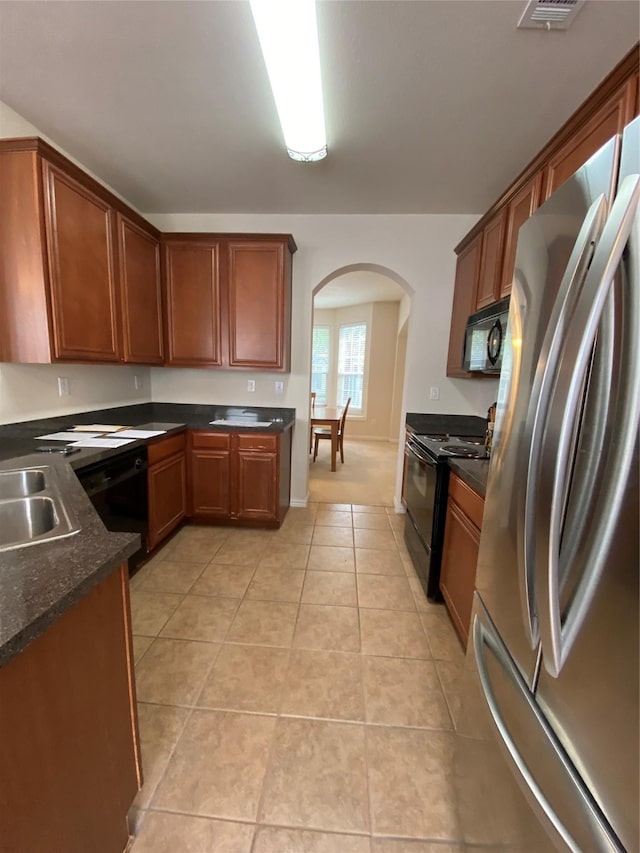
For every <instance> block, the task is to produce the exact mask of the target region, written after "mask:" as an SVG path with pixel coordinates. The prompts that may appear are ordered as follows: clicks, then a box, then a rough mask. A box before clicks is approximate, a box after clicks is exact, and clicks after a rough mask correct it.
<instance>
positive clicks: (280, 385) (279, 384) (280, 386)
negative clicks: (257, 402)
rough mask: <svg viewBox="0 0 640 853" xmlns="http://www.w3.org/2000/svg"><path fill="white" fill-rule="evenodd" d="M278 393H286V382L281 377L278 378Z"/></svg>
mask: <svg viewBox="0 0 640 853" xmlns="http://www.w3.org/2000/svg"><path fill="white" fill-rule="evenodd" d="M276 394H284V382H283V381H282V380H281V379H276Z"/></svg>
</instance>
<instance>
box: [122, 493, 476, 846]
mask: <svg viewBox="0 0 640 853" xmlns="http://www.w3.org/2000/svg"><path fill="white" fill-rule="evenodd" d="M403 526H404V516H401V515H396V514H395V512H394V510H393V508H392V507H383V506H357V505H353V506H352V505H349V504H346V505H345V504H322V503H320V504H317V503H316V504H311V505H310V506H309V507H308V508H307V509H296V508H293V509H291V510H290V511H289V513H288V514H287V517H286V519H285V522H284V524H283V526H282V528H281V529H280V530H278V531H257V530H250V531H247V530H231V529H229V528H219V527H185V528H183V529H182V530H181V531H180V532H179V533H178V534H177V535H176V536H175V537H174V538H173V539H172V540H171V541H170V542H169V543H168V544H167V545H166V546H165V548H164V549H163V550H162V551H161V552H160V553H159V554H158V555H157V556H156V557H154V558H153V560H151V561H150V562H149V563H148V564H147V565H146V566H144V567H143V568H142V569H141V570H140V571H139V572H138V573H137V574H136V575H135V577H134V578H132V582H131V607H132V617H133V630H134V644H135V645H134V649H135V655H136V671H137V690H138V701H139V718H140V734H141V743H142V756H143V767H144V774H145V784H144V787H143V789H142V790H141V791H140V793H139V795H138V797H137V799H136V803H135V806H134V808H133V809H132V813H131V816H130V817H131V820H132V823H133V826H134V827H135V832H136V839H135V841H134V843H133V846H132V848H131V850H132V853H183V851H184V853H205V852H206V853H208V851H212V853H213V852H214V851H215V853H450V851H454V850H455V851H458V850H461V849H462V847H461V846H459V845H458V844H457V843H456V842H457V840H458V838H459V835H458V829H457V824H456V816H455V809H454V804H453V794H452V787H451V786H452V780H451V770H450V766H449V762H450V759H451V752H452V745H453V728H454V721H455V718H456V712H457V708H458V700H457V690H456V682H457V679H458V677H459V673H460V670H461V667H462V661H463V653H462V649H461V646H460V644H459V641H458V639H457V637H456V635H455V633H454V631H453V628H452V626H451V623H450V622H449V619H448V616H447V613H446V611H445V610H444V608H443V607H442V606H438V605H431V604H429V603H427V601H426V599H425V597H424V594H423V592H422V588H421V587H420V584H419V582H418V580H417V578H416V576H415V573H414V570H413V566H412V564H411V562H410V559H409V557H408V554H407V552H406V550H405V548H404V543H403V539H402V530H403Z"/></svg>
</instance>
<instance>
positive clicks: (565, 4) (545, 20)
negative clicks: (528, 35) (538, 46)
mask: <svg viewBox="0 0 640 853" xmlns="http://www.w3.org/2000/svg"><path fill="white" fill-rule="evenodd" d="M584 2H585V0H529V2H528V3H527V7H526V9H525V10H524V12H523V13H522V17H521V18H520V20H519V21H518V29H533V30H566V29H568V28H569V26H570V25H571V24H572V23H573V20H574V18H575V16H576V15H577V14H578V12H579V11H580V9H581V8H582V6H583V5H584Z"/></svg>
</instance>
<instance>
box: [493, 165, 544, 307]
mask: <svg viewBox="0 0 640 853" xmlns="http://www.w3.org/2000/svg"><path fill="white" fill-rule="evenodd" d="M541 186H542V173H541V172H538V174H537V175H535V176H534V177H533V178H532V179H531V180H530V181H529V182H528V183H527V184H525V186H524V187H523V188H522V189H521V190H520V192H519V193H517V194H516V195H515V196H514V197H513V198H512V199H511V201H510V202H509V205H508V207H507V213H506V225H505V236H504V252H503V262H502V283H501V286H500V294H499V296H500V298H501V299H502V298H503V297H504V296H508V295H509V294H510V293H511V284H512V282H513V273H514V270H515V263H516V248H517V245H518V231H519V230H520V226H521V225H522V224H523V223H524V222H526V221H527V219H528V218H529V217H530V216H531V214H532V213H533V212H534V211H535V210H536V208H537V207H538V204H539V203H540V188H541Z"/></svg>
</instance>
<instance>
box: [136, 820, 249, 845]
mask: <svg viewBox="0 0 640 853" xmlns="http://www.w3.org/2000/svg"><path fill="white" fill-rule="evenodd" d="M253 833H254V827H253V826H252V825H251V824H246V823H232V822H230V821H224V820H211V819H210V818H206V817H189V816H187V815H181V814H167V813H165V812H154V811H151V812H149V814H148V815H147V817H146V819H145V821H144V824H143V826H142V829H141V830H140V834H139V835H138V837H137V838H136V840H135V842H134V843H133V846H132V847H131V853H177V851H180V853H250V851H251V843H252V840H253Z"/></svg>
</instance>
